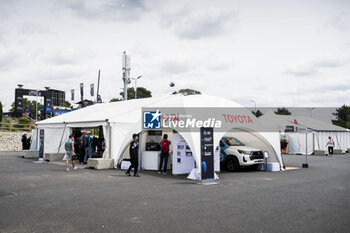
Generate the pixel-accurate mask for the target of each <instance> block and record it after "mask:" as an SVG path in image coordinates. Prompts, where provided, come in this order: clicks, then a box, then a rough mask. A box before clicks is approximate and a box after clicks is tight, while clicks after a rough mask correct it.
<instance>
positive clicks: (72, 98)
mask: <svg viewBox="0 0 350 233" xmlns="http://www.w3.org/2000/svg"><path fill="white" fill-rule="evenodd" d="M71 100H72V101H74V89H72V90H71Z"/></svg>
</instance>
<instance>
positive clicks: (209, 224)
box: [0, 155, 350, 232]
mask: <svg viewBox="0 0 350 233" xmlns="http://www.w3.org/2000/svg"><path fill="white" fill-rule="evenodd" d="M303 160H304V157H301V156H285V161H286V163H287V165H289V166H300V165H301V164H302V163H303ZM309 165H310V168H307V169H305V168H304V169H299V170H291V171H286V172H277V173H269V172H239V173H222V174H221V175H220V178H221V179H220V184H218V185H211V186H204V185H197V184H195V183H194V182H192V181H187V180H185V178H184V177H183V176H180V177H174V176H159V175H157V174H155V173H154V172H141V177H140V178H136V177H126V176H125V175H124V174H123V172H122V171H116V170H108V171H95V170H89V169H78V170H77V171H71V172H69V173H67V172H65V171H64V167H63V166H59V165H55V164H48V163H46V164H36V163H33V161H32V160H27V159H20V158H18V157H16V156H13V155H12V156H10V155H2V156H0V232H349V229H350V209H349V207H350V195H349V194H350V192H349V188H350V155H342V156H334V157H316V156H314V157H309ZM10 192H14V193H12V194H14V195H9V194H10ZM6 193H7V194H6Z"/></svg>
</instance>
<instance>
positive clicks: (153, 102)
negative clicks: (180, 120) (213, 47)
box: [37, 95, 242, 125]
mask: <svg viewBox="0 0 350 233" xmlns="http://www.w3.org/2000/svg"><path fill="white" fill-rule="evenodd" d="M143 107H242V106H241V105H239V104H238V103H236V102H234V101H231V100H228V99H225V98H222V97H217V96H210V95H191V96H183V95H171V96H163V97H152V98H143V99H132V100H128V101H120V102H113V103H102V104H95V105H91V106H88V107H85V108H82V109H79V110H75V111H72V112H69V113H66V114H63V115H60V116H56V117H52V118H50V119H46V120H43V121H40V122H38V123H37V125H46V124H62V123H64V122H65V123H84V122H106V121H107V120H108V121H109V122H130V123H133V122H137V121H138V120H139V119H140V117H141V109H142V108H143Z"/></svg>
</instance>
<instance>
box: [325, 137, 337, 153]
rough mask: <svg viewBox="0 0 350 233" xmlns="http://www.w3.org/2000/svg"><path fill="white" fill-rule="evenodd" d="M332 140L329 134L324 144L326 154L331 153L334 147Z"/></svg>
mask: <svg viewBox="0 0 350 233" xmlns="http://www.w3.org/2000/svg"><path fill="white" fill-rule="evenodd" d="M334 145H335V144H334V141H333V139H332V138H331V137H330V136H329V137H328V142H327V144H326V146H327V147H328V154H329V155H333V148H334Z"/></svg>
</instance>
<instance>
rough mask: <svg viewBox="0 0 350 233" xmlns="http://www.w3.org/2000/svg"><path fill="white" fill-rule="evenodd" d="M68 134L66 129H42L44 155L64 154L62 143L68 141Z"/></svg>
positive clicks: (68, 130) (68, 131)
mask: <svg viewBox="0 0 350 233" xmlns="http://www.w3.org/2000/svg"><path fill="white" fill-rule="evenodd" d="M69 134H70V129H69V128H68V127H66V128H65V127H59V128H47V129H44V153H57V152H58V153H64V152H65V150H64V143H65V142H66V141H67V140H68V137H69ZM60 144H61V145H60ZM59 148H60V149H59ZM58 149H59V150H58Z"/></svg>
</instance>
